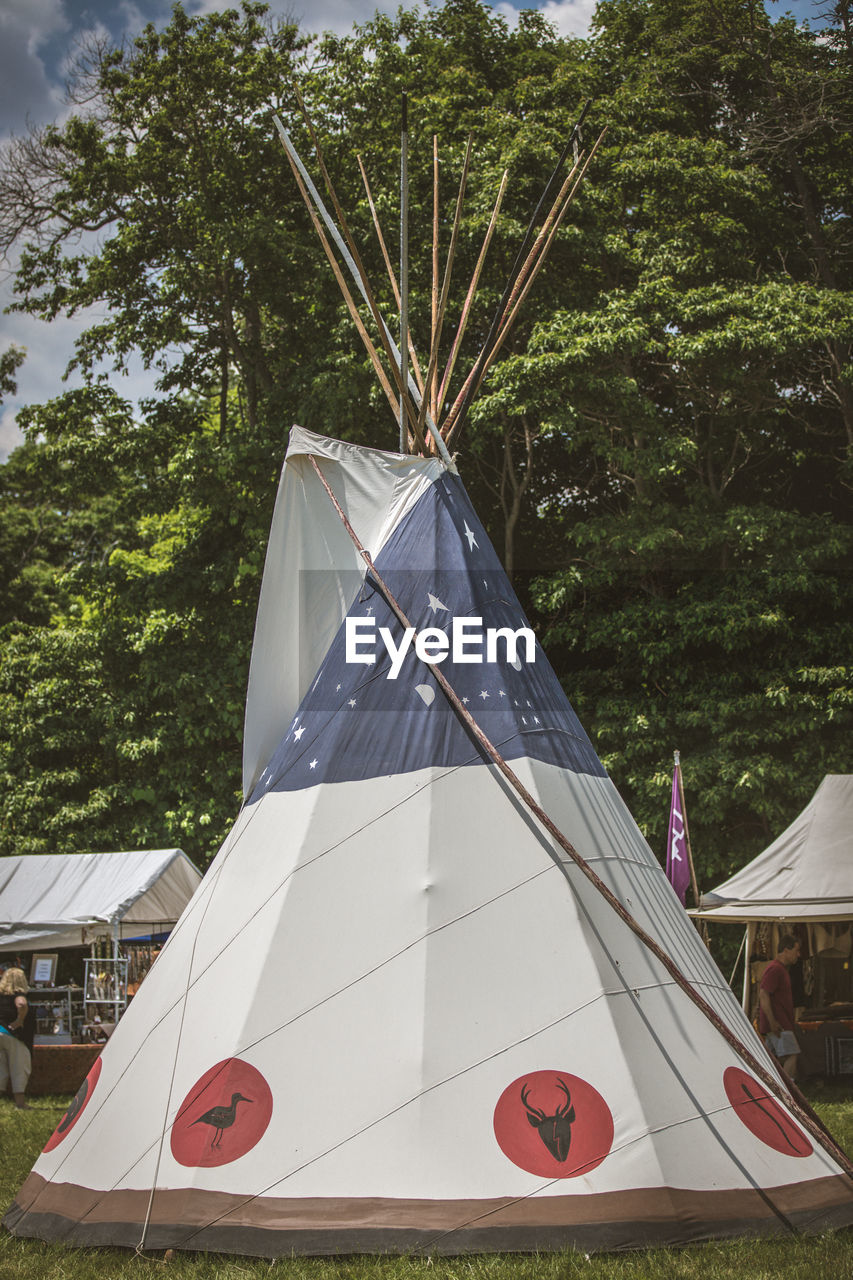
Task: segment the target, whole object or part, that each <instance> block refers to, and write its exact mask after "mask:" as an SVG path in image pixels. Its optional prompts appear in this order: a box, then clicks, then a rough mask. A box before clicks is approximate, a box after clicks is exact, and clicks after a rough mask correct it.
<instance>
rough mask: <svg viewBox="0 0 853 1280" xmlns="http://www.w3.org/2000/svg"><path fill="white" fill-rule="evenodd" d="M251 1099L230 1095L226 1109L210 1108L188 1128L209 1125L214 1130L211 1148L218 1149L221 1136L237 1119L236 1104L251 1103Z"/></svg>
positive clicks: (240, 1094)
mask: <svg viewBox="0 0 853 1280" xmlns="http://www.w3.org/2000/svg"><path fill="white" fill-rule="evenodd" d="M253 1101H254V1099H253V1098H244V1097H243V1095H242V1093H232V1094H231V1105H230V1106H228V1107H224V1106H223V1107H211V1108H210V1110H209V1111H205V1113H204V1115H203V1116H199V1118H198V1119H197V1120H193V1122H192V1124H191V1125H190V1128H192V1126H193V1125H195V1124H209V1125H210V1127H211V1128H212V1129H214V1130H215V1133H214V1135H213V1137H212V1138H211V1140H210V1145H211V1146H212V1147H218V1146H219V1144H220V1142H221V1141H222V1134H223V1132H224V1131H225V1130H226V1129H230V1128H231V1126H232V1124H233V1123H234V1121H235V1120H236V1119H237V1103H238V1102H253Z"/></svg>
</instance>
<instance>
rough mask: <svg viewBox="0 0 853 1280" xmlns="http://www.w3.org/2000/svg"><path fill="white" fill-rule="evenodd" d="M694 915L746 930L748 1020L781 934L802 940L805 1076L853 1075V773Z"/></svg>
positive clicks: (797, 984)
mask: <svg viewBox="0 0 853 1280" xmlns="http://www.w3.org/2000/svg"><path fill="white" fill-rule="evenodd" d="M690 914H691V915H692V916H693V917H694V919H701V920H704V921H707V922H708V923H712V924H740V925H742V926H743V927H744V929H745V936H744V952H745V956H744V983H743V1006H744V1009H745V1010H746V1012H747V1013H748V1014H749V1015H750V1017H755V1015H756V1014H757V1009H758V986H759V983H760V981H761V975H762V973H763V972H764V969H765V968H766V966H767V964H768V963H769V961H770V960H771V959H772V958H773V957H774V956H775V954H776V951H777V947H778V942H779V938H780V937H781V936H782V934H784V933H792V934H793V935H794V936H795V937H796V938H798V940H799V942H800V946H801V958H800V960H799V961H798V963H797V964H796V965H795V966H794V968H793V969H792V972H791V980H792V985H793V990H794V1003H795V1006H796V1016H797V1022H798V1025H799V1028H800V1031H801V1036H800V1043H801V1045H802V1049H803V1053H802V1055H801V1059H800V1071H801V1072H802V1073H803V1074H806V1075H826V1076H833V1075H847V1074H853V775H851V774H827V776H826V777H825V778H824V779H823V781H822V782H821V784H820V786H819V787H818V789H817V791H816V792H815V794H814V796H813V797H812V799H811V800H810V801H809V803H808V804H807V805H806V807H805V809H803V811H802V813H800V814H799V815H798V816H797V817H796V818H795V819H794V821H793V822H792V823H791V825H790V826H789V827H788V828H787V829H786V830H785V831H783V832H782V834H781V835H780V836H778V837H777V839H775V840H774V841H773V843H772V844H770V845H769V846H768V847H767V848H766V849H765V850H764V851H763V852H762V853H760V854H759V855H758V857H756V858H754V859H753V860H752V862H750V863H748V865H747V866H745V867H744V868H743V869H742V870H741V871H739V872H737V874H736V875H734V876H732V877H731V879H729V880H727V881H726V882H725V883H724V884H721V885H719V886H718V887H717V888H716V889H714V890H713V891H712V892H711V893H706V894H703V896H702V899H701V903H700V907H699V909H698V910H695V911H691V912H690Z"/></svg>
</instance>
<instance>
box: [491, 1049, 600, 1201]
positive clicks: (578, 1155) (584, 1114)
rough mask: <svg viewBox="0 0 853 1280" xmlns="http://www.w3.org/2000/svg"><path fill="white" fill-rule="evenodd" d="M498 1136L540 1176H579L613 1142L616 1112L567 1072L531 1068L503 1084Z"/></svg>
mask: <svg viewBox="0 0 853 1280" xmlns="http://www.w3.org/2000/svg"><path fill="white" fill-rule="evenodd" d="M494 1125H495V1137H496V1138H497V1140H498V1146H499V1147H500V1149H501V1151H502V1152H503V1153H504V1155H505V1156H507V1157H508V1159H510V1160H511V1161H512V1162H513V1164H517V1165H518V1166H519V1168H521V1169H525V1170H526V1171H527V1172H528V1173H535V1174H536V1175H537V1176H539V1177H542V1178H578V1177H580V1175H581V1174H584V1173H589V1172H590V1171H591V1170H592V1169H595V1168H596V1166H597V1165H600V1164H601V1162H602V1160H603V1159H604V1158H605V1156H606V1155H607V1153H608V1152H609V1151H610V1148H611V1146H612V1145H613V1116H612V1115H611V1114H610V1108H609V1107H608V1105H607V1103H606V1102H605V1101H604V1099H603V1098H602V1096H601V1094H600V1093H599V1092H598V1090H597V1089H594V1088H593V1087H592V1085H591V1084H588V1083H587V1081H586V1080H581V1079H580V1077H579V1076H573V1075H571V1074H570V1073H569V1072H568V1071H530V1072H528V1073H527V1075H524V1076H519V1077H518V1079H517V1080H513V1082H512V1084H511V1085H508V1086H507V1087H506V1089H504V1091H503V1093H502V1094H501V1096H500V1098H498V1104H497V1106H496V1107H495V1118H494Z"/></svg>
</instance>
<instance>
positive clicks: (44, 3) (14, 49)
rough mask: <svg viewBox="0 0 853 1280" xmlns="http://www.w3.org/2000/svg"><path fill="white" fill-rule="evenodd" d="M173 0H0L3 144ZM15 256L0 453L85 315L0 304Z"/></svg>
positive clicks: (339, 18)
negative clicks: (72, 78)
mask: <svg viewBox="0 0 853 1280" xmlns="http://www.w3.org/2000/svg"><path fill="white" fill-rule="evenodd" d="M766 2H767V3H768V7H770V9H771V12H772V13H773V14H774V16H775V14H776V13H779V12H783V11H788V10H789V11H790V12H792V13H794V14H795V15H796V16H797V17H799V18H807V17H809V16H810V15H811V14H813V13H814V12H815V0H766ZM398 3H399V0H387V2H386V0H271V3H270V9H271V12H272V14H273V15H274V16H280V17H286V18H288V19H289V20H294V19H299V20H300V21H301V23H302V25H303V27H304V28H305V29H306V30H309V31H317V32H320V31H334V32H336V33H338V34H344V33H346V32H347V31H349V30H351V28H352V26H353V24H354V23H357V22H363V21H365V20H366V19H368V18H370V17H371V16H372V15H373V13H375V12H376V11H377V10H380V11H382V12H386V13H393V12H396V9H397V7H398ZM171 7H172V6H171V0H135V2H134V0H0V145H3V144H4V143H5V142H6V141H7V140H8V139H9V137H10V136H13V135H14V136H19V137H20V136H22V135H24V134H25V133H26V131H27V128H28V126H29V125H30V124H34V125H43V124H47V123H49V122H50V121H53V120H61V119H62V118H63V117H64V116H65V115H66V114H67V110H68V108H67V106H66V104H65V82H66V77H67V74H68V70H69V67H70V66H71V65H72V64H73V61H74V56H75V50H76V49H77V48H78V47H79V44H80V42H81V41H82V40H85V38H86V37H87V36H89V35H91V34H92V33H96V34H99V35H101V36H108V37H110V38H111V39H113V40H115V41H116V42H120V41H121V40H122V39H123V38H126V37H133V36H134V35H135V34H137V33H138V32H139V31H141V29H142V28H143V27H144V26H145V25H146V23H148V22H153V23H154V24H155V25H156V26H165V25H166V24H167V23H168V21H169V16H170V12H171ZM228 7H236V6H235V3H234V0H231V3H230V4H228V3H219V2H218V0H185V8H186V9H187V10H188V12H190V13H194V14H195V13H197V14H202V13H208V12H216V11H217V10H220V9H225V8H228ZM519 7H522V6H521V5H515V4H512V3H510V0H496V2H495V3H494V4H493V8H494V9H495V10H496V11H497V12H498V13H500V14H502V15H503V16H504V17H505V18H506V19H507V21H509V22H510V23H513V22H514V21H515V20H516V15H517V12H518V8H519ZM523 7H525V8H538V9H541V10H543V12H544V13H545V15H546V17H547V18H548V19H549V20H550V21H551V22H553V24H554V26H555V27H556V28H557V30H558V32H559V33H560V34H561V35H564V36H570V35H578V36H582V35H585V34H586V32H587V30H588V28H589V24H590V21H591V18H592V14H593V10H594V8H595V0H524V4H523ZM13 267H14V262H0V351H3V350H5V349H6V348H7V347H8V346H9V345H10V343H13V342H14V343H15V344H16V345H18V346H22V347H24V348H25V349H26V352H27V359H26V362H25V364H24V365H23V366H22V367H21V369H20V370H19V372H18V379H17V381H18V394H17V396H16V397H15V398H14V399H9V400H7V402H6V404H5V405H4V406H2V408H0V462H2V461H4V460H5V458H6V457H7V456H8V454H9V452H10V450H11V449H13V448H14V447H15V445H16V444H18V443H20V440H21V434H20V432H19V430H18V428H17V426H16V424H15V417H16V414H17V412H18V410H19V408H20V407H21V406H22V405H24V404H38V403H41V402H43V401H45V400H48V399H50V398H52V397H53V396H56V395H57V394H59V393H60V392H61V391H62V390H63V389H65V387H67V386H69V385H73V384H72V383H63V382H62V372H63V370H64V368H65V365H66V364H67V362H68V359H69V358H70V356H71V353H72V350H73V343H74V338H75V336H76V335H77V334H78V333H79V332H80V331H81V330H82V328H83V327H84V322H83V321H82V320H76V321H75V320H57V321H54V322H52V323H51V324H49V325H48V324H45V323H43V322H41V321H37V320H34V319H32V318H30V317H27V316H18V315H6V314H2V311H3V309H4V308H5V307H6V306H7V304H8V302H9V301H10V300H11V296H12V295H11V269H12V268H13ZM151 388H152V378H151V377H150V375H148V374H146V373H145V371H144V370H142V369H141V368H138V369H133V370H131V372H130V375H129V377H128V378H126V379H123V380H122V384H121V391H122V394H123V395H125V396H127V397H128V398H129V399H131V400H133V399H135V398H136V397H138V396H140V395H146V394H150V391H151Z"/></svg>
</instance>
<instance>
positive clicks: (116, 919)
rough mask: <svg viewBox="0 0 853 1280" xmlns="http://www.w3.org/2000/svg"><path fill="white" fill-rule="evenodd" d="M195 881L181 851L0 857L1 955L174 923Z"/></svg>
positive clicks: (149, 930) (147, 930)
mask: <svg viewBox="0 0 853 1280" xmlns="http://www.w3.org/2000/svg"><path fill="white" fill-rule="evenodd" d="M200 883H201V874H200V872H199V871H198V870H197V869H196V868H195V867H194V866H193V864H192V862H190V860H189V858H188V857H187V855H186V854H185V853H183V852H182V851H181V850H180V849H149V850H138V851H133V852H127V853H73V854H26V855H21V856H19V857H8V858H0V955H2V954H3V953H5V952H10V951H44V950H50V951H55V950H57V949H59V948H62V947H80V946H85V945H87V944H88V943H89V942H91V940H92V938H93V937H94V936H95V935H96V934H100V933H109V934H110V936H111V937H114V938H133V937H138V936H139V935H144V934H150V933H152V932H153V931H155V930H161V929H164V928H171V927H172V926H173V925H174V924H175V923H176V921H177V920H178V918H179V916H180V915H181V913H182V912H183V910H184V908H185V907H186V905H187V903H188V902H189V900H190V899H191V898H192V896H193V894H194V893H195V891H196V889H197V888H198V886H199V884H200Z"/></svg>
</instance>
